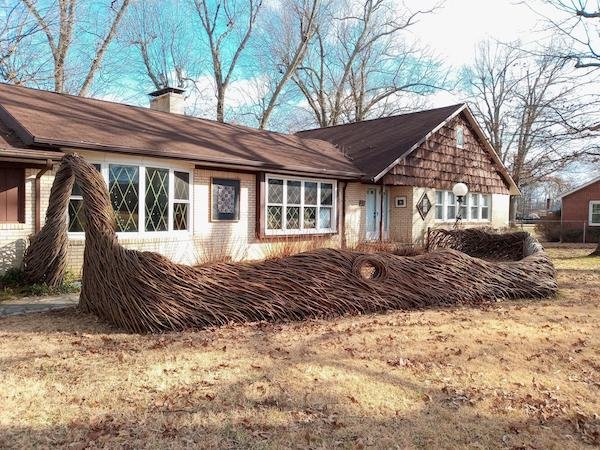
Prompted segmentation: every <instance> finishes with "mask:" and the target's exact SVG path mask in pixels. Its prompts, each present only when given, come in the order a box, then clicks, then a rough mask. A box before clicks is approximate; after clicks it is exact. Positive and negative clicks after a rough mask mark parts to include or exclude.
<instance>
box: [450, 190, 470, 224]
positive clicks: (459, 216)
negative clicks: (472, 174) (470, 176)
mask: <svg viewBox="0 0 600 450" xmlns="http://www.w3.org/2000/svg"><path fill="white" fill-rule="evenodd" d="M452 193H453V194H454V195H455V196H456V201H457V202H458V211H457V214H456V222H454V228H458V225H459V224H460V221H461V220H462V213H461V210H462V204H463V202H464V200H465V196H466V195H467V194H468V193H469V188H468V186H467V185H466V184H465V183H456V184H455V185H454V186H453V187H452Z"/></svg>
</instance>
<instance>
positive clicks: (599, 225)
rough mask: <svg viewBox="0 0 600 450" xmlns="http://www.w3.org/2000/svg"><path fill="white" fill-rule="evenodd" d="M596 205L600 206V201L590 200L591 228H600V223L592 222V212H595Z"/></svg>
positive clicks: (589, 218)
mask: <svg viewBox="0 0 600 450" xmlns="http://www.w3.org/2000/svg"><path fill="white" fill-rule="evenodd" d="M594 205H600V200H590V204H589V206H588V213H589V217H588V225H589V226H590V227H600V222H594V221H593V220H592V211H593V210H594Z"/></svg>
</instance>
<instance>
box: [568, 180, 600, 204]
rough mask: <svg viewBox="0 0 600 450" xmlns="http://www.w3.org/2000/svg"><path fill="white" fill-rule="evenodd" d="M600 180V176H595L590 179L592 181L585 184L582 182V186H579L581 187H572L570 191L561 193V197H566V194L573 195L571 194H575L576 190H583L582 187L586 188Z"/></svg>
mask: <svg viewBox="0 0 600 450" xmlns="http://www.w3.org/2000/svg"><path fill="white" fill-rule="evenodd" d="M598 181H600V176H598V177H596V178H593V179H591V180H590V181H588V182H587V183H585V184H582V185H581V186H579V187H576V188H575V189H571V190H570V191H568V192H565V193H564V194H561V195H560V196H559V198H560V199H561V200H562V199H563V198H564V197H566V196H568V195H571V194H574V193H575V192H578V191H580V190H582V189H584V188H586V187H588V186H591V185H592V184H594V183H596V182H598Z"/></svg>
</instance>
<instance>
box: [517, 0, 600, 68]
mask: <svg viewBox="0 0 600 450" xmlns="http://www.w3.org/2000/svg"><path fill="white" fill-rule="evenodd" d="M526 4H527V6H529V7H530V8H531V9H533V10H534V11H535V12H536V13H538V14H539V15H540V16H541V17H542V18H543V19H544V21H545V23H546V24H547V28H548V30H549V31H550V32H551V33H554V34H558V35H559V36H561V37H562V38H563V39H564V40H565V42H567V45H566V46H565V47H559V48H556V47H554V48H552V51H553V55H554V56H556V57H559V58H564V59H567V60H570V61H575V67H576V68H599V67H600V0H568V1H567V0H540V1H539V2H538V5H540V7H539V8H538V7H536V4H535V3H532V2H527V3H526Z"/></svg>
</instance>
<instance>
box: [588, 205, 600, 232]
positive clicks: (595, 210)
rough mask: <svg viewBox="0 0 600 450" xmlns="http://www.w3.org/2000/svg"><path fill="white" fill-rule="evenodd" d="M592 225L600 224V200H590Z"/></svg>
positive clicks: (590, 221) (590, 222)
mask: <svg viewBox="0 0 600 450" xmlns="http://www.w3.org/2000/svg"><path fill="white" fill-rule="evenodd" d="M589 219H590V220H589V224H590V226H593V227H597V226H600V200H592V201H591V202H590V217H589Z"/></svg>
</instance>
